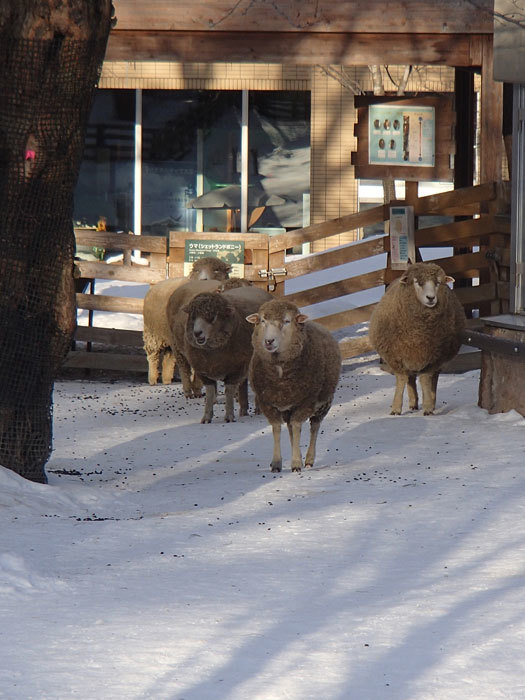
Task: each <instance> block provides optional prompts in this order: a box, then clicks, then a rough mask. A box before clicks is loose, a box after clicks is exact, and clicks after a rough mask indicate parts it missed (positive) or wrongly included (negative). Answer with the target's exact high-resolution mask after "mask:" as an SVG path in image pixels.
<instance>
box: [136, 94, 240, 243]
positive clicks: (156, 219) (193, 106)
mask: <svg viewBox="0 0 525 700" xmlns="http://www.w3.org/2000/svg"><path fill="white" fill-rule="evenodd" d="M240 120H241V93H240V92H239V91H236V92H230V91H210V90H206V91H205V90H172V91H166V90H147V91H144V93H143V119H142V127H143V148H142V231H143V233H149V234H150V235H166V234H167V233H168V231H169V230H170V229H173V230H178V231H195V230H197V228H198V227H197V225H196V224H197V211H198V210H197V209H194V208H188V206H187V205H188V203H189V202H191V201H192V200H193V199H194V198H195V197H196V196H197V194H203V193H206V192H208V191H210V190H216V189H222V187H223V186H225V185H232V184H234V185H238V183H239V182H240V173H239V172H238V168H237V163H238V154H239V151H240V140H241V129H240V124H241V121H240ZM199 183H200V184H199ZM200 189H202V192H200V191H198V190H200ZM203 204H204V206H205V208H203V209H202V210H201V211H202V212H203V230H205V231H210V230H213V229H215V230H219V231H225V230H226V219H227V214H226V211H227V210H226V208H222V207H221V206H220V202H218V201H215V202H212V203H211V204H210V203H209V202H208V204H206V203H205V202H204V203H203ZM215 206H217V208H215Z"/></svg>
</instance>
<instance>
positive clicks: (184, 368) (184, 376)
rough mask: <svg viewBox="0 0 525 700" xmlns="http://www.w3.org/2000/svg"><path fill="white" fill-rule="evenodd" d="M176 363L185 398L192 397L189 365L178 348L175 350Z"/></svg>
mask: <svg viewBox="0 0 525 700" xmlns="http://www.w3.org/2000/svg"><path fill="white" fill-rule="evenodd" d="M175 357H176V359H177V365H178V366H179V374H180V380H181V382H182V390H183V392H184V396H185V397H186V398H187V399H192V398H193V389H192V387H191V367H190V363H189V362H188V360H187V359H186V358H185V357H184V355H183V354H182V353H181V352H179V351H178V350H176V351H175Z"/></svg>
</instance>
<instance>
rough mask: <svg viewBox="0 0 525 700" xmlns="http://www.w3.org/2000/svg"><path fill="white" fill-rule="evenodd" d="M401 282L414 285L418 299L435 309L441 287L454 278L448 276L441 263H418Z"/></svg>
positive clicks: (424, 304)
mask: <svg viewBox="0 0 525 700" xmlns="http://www.w3.org/2000/svg"><path fill="white" fill-rule="evenodd" d="M400 282H401V284H406V285H412V286H413V288H414V293H415V295H416V299H417V300H418V301H419V302H420V303H421V304H422V305H423V306H425V307H427V308H428V309H433V308H434V307H435V306H436V305H437V303H438V301H439V290H440V287H443V286H446V284H447V282H454V278H453V277H448V276H447V275H446V274H445V272H444V271H443V270H442V269H441V268H440V267H439V265H435V264H431V263H418V264H416V265H412V266H411V267H409V269H408V271H407V272H406V273H405V274H404V275H403V276H402V277H401V279H400Z"/></svg>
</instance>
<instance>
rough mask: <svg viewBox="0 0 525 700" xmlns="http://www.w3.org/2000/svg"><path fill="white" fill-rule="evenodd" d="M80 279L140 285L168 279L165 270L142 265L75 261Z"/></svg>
mask: <svg viewBox="0 0 525 700" xmlns="http://www.w3.org/2000/svg"><path fill="white" fill-rule="evenodd" d="M75 266H76V267H77V268H78V271H79V275H78V276H79V277H85V278H87V279H103V280H121V281H125V282H137V283H138V284H151V282H160V281H161V280H164V279H166V270H165V269H164V268H153V267H142V266H141V265H133V266H131V265H117V264H115V265H108V263H104V262H100V263H98V262H87V261H85V260H75Z"/></svg>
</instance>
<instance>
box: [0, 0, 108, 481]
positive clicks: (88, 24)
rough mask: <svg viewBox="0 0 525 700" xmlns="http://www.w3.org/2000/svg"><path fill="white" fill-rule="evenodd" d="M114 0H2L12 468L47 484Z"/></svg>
mask: <svg viewBox="0 0 525 700" xmlns="http://www.w3.org/2000/svg"><path fill="white" fill-rule="evenodd" d="M111 12H112V6H111V0H89V2H86V1H85V0H63V1H62V2H57V1H56V0H0V465H2V466H4V467H7V468H9V469H12V470H13V471H15V472H17V473H18V474H20V475H21V476H24V477H26V478H28V479H31V480H32V481H38V482H45V481H46V476H45V471H44V467H45V464H46V462H47V460H48V459H49V455H50V453H51V449H52V393H53V384H54V380H55V377H56V375H57V372H58V369H59V368H60V365H61V363H62V361H63V358H64V356H65V354H66V353H67V351H68V349H69V347H70V344H71V340H72V337H73V332H74V329H75V318H76V314H75V298H74V286H73V274H72V272H73V258H74V235H73V225H72V214H73V192H74V187H75V184H76V180H77V177H78V171H79V168H80V162H81V157H82V147H83V143H84V136H85V128H86V123H87V119H88V116H89V110H90V107H91V101H92V97H93V94H94V90H95V85H96V82H97V79H98V76H99V73H100V68H101V66H102V61H103V58H104V53H105V49H106V43H107V38H108V35H109V30H110V25H111Z"/></svg>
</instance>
